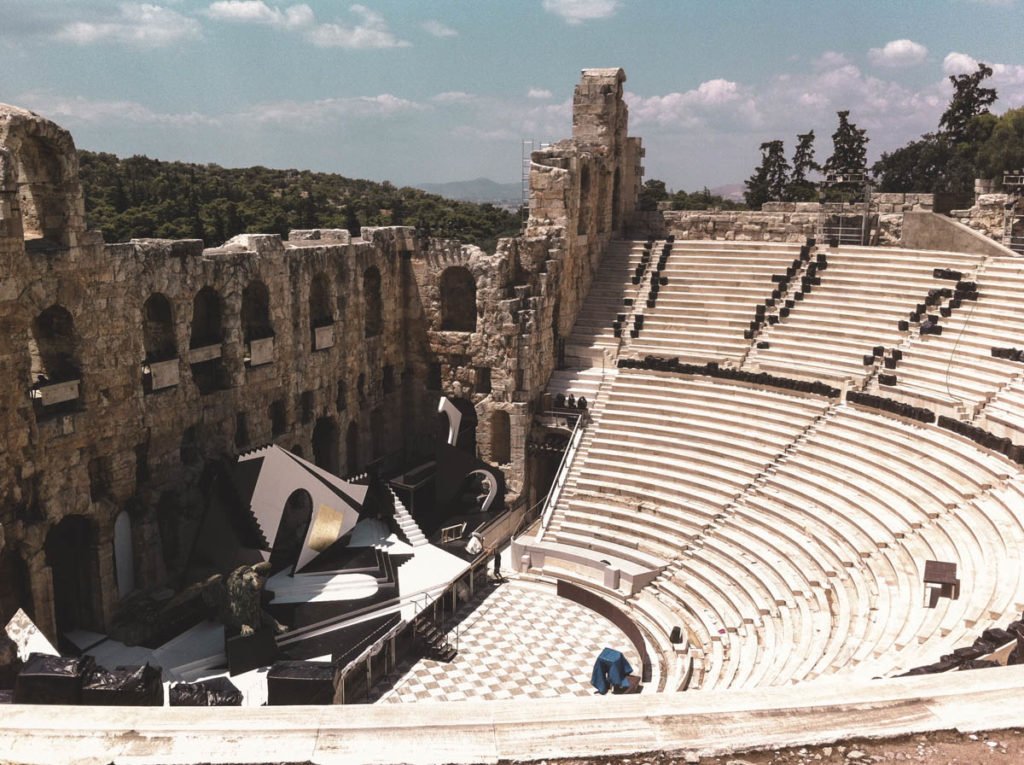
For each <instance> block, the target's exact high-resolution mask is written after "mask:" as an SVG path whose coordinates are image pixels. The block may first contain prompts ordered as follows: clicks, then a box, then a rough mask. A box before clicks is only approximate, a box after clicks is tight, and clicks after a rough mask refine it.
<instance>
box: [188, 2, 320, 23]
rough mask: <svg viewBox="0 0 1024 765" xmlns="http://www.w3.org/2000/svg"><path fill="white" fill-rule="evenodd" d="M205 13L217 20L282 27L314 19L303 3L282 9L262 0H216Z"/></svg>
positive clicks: (310, 10) (311, 11)
mask: <svg viewBox="0 0 1024 765" xmlns="http://www.w3.org/2000/svg"><path fill="white" fill-rule="evenodd" d="M206 15H207V16H209V17H210V18H211V19H216V20H218V21H235V22H243V23H250V24H267V25H269V26H273V27H280V28H282V29H295V28H298V27H306V26H310V25H312V24H313V23H314V21H315V18H314V16H313V9H312V8H310V7H309V6H308V5H306V4H305V3H300V4H298V5H291V6H289V7H287V8H285V9H283V10H282V9H281V8H279V7H277V6H271V5H267V4H266V3H265V2H263V0H217V2H215V3H212V4H211V5H210V7H209V8H207V9H206Z"/></svg>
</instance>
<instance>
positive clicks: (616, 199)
mask: <svg viewBox="0 0 1024 765" xmlns="http://www.w3.org/2000/svg"><path fill="white" fill-rule="evenodd" d="M621 185H622V173H621V172H620V171H619V168H615V175H613V176H612V231H618V230H619V225H620V223H621V219H620V216H621V213H620V212H619V205H620V203H621V199H622V192H621V191H620V188H621Z"/></svg>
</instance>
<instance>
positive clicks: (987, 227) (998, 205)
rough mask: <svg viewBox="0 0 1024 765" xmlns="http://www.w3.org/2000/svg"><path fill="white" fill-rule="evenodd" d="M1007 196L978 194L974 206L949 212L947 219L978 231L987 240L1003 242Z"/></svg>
mask: <svg viewBox="0 0 1024 765" xmlns="http://www.w3.org/2000/svg"><path fill="white" fill-rule="evenodd" d="M1010 202H1011V197H1010V195H1008V194H978V195H977V197H975V200H974V205H972V206H971V207H969V208H967V209H965V210H950V211H949V217H951V218H953V219H954V220H956V221H959V222H960V223H963V224H964V225H965V226H968V227H970V228H972V229H974V230H975V231H978V232H980V233H982V234H984V235H985V236H987V237H988V238H989V239H992V240H994V241H997V242H1002V241H1003V234H1004V226H1005V220H1006V217H1005V216H1006V205H1007V204H1008V203H1010Z"/></svg>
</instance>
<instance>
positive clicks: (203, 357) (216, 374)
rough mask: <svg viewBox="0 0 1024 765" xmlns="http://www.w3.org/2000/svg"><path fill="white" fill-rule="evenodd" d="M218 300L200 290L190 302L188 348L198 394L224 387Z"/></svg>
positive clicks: (209, 289) (209, 291) (207, 290)
mask: <svg viewBox="0 0 1024 765" xmlns="http://www.w3.org/2000/svg"><path fill="white" fill-rule="evenodd" d="M221 312H222V306H221V299H220V295H219V294H217V291H216V290H215V289H213V288H212V287H203V288H202V289H201V290H199V292H198V293H196V297H195V300H193V301H192V333H191V338H190V340H189V349H190V350H191V351H198V349H203V350H202V351H199V352H197V353H192V354H190V356H191V359H190V361H191V364H192V379H193V380H194V381H195V384H196V387H197V388H199V393H200V394H202V395H204V396H205V395H207V394H209V393H213V392H214V391H218V390H223V389H225V388H227V387H228V380H227V374H226V370H225V369H224V364H223V362H222V361H221V348H220V346H221V343H222V342H223V339H224V330H223V327H222V324H221Z"/></svg>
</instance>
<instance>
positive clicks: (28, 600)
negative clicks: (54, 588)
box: [0, 549, 35, 624]
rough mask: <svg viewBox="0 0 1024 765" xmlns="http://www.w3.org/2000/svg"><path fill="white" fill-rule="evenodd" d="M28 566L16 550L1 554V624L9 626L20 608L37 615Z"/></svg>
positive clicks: (30, 614) (31, 614)
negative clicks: (8, 623)
mask: <svg viewBox="0 0 1024 765" xmlns="http://www.w3.org/2000/svg"><path fill="white" fill-rule="evenodd" d="M30 582H31V580H30V579H29V575H28V566H27V565H25V561H24V560H23V559H22V557H21V556H20V555H18V554H17V553H16V552H15V551H14V550H11V549H7V550H4V551H3V552H0V624H7V622H9V621H10V619H11V617H12V616H14V614H15V612H16V611H17V610H18V609H19V608H20V609H22V610H23V611H24V612H25V613H26V614H28V615H29V617H33V616H34V614H35V608H34V604H33V602H32V586H31V583H30Z"/></svg>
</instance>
